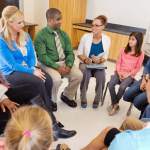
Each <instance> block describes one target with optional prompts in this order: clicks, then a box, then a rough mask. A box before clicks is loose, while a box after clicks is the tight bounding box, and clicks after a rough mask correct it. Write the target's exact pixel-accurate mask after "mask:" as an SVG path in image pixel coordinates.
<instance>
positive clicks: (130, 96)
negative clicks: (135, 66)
mask: <svg viewBox="0 0 150 150" xmlns="http://www.w3.org/2000/svg"><path fill="white" fill-rule="evenodd" d="M149 73H150V60H149V61H148V62H147V65H146V67H145V68H144V71H143V75H142V79H140V80H139V81H137V82H136V83H135V84H133V85H132V86H131V87H130V88H129V89H128V90H127V91H126V92H125V93H124V95H123V99H124V100H125V101H128V102H133V104H134V106H135V107H136V108H137V109H138V110H140V111H141V115H140V118H141V117H142V114H143V112H144V110H145V108H146V107H147V105H148V101H147V96H146V82H147V81H146V80H147V79H146V78H147V74H149ZM135 95H137V96H135Z"/></svg>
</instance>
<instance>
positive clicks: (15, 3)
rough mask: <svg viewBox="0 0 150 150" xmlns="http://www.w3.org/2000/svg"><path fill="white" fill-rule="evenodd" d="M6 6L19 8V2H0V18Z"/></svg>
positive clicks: (7, 0)
mask: <svg viewBox="0 0 150 150" xmlns="http://www.w3.org/2000/svg"><path fill="white" fill-rule="evenodd" d="M8 5H12V6H17V7H18V8H19V0H0V18H1V17H2V16H1V12H2V11H3V9H4V8H5V7H6V6H8Z"/></svg>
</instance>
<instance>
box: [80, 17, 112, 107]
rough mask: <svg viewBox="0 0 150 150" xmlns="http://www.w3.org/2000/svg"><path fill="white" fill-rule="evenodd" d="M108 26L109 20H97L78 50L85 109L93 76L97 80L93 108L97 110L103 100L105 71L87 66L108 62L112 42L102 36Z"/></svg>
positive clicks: (83, 38)
mask: <svg viewBox="0 0 150 150" xmlns="http://www.w3.org/2000/svg"><path fill="white" fill-rule="evenodd" d="M106 24H107V18H106V17H105V16H102V15H101V16H98V17H97V18H95V19H94V20H93V23H92V25H91V28H92V33H88V34H85V35H83V37H82V39H81V42H80V45H79V48H78V58H79V59H80V60H81V62H80V64H79V69H80V70H81V71H82V73H83V80H82V82H81V85H80V90H81V96H80V97H81V106H82V107H84V108H85V107H87V96H86V91H87V89H88V84H89V80H90V78H91V76H92V74H93V75H94V77H95V78H96V88H95V91H96V96H95V98H94V101H93V108H97V107H98V105H99V102H100V99H102V94H103V89H104V86H105V70H104V69H90V68H87V67H86V64H91V63H92V62H93V63H95V64H100V63H104V62H105V61H106V60H107V58H108V54H109V47H110V44H111V41H110V38H109V37H108V36H106V35H105V34H102V30H103V29H104V28H105V26H106Z"/></svg>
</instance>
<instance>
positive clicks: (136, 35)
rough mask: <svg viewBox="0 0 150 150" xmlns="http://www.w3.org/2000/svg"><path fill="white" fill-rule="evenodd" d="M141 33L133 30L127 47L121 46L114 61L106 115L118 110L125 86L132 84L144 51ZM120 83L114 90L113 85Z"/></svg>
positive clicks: (113, 113) (140, 64)
mask: <svg viewBox="0 0 150 150" xmlns="http://www.w3.org/2000/svg"><path fill="white" fill-rule="evenodd" d="M142 43H143V33H141V32H138V31H135V32H132V33H131V34H130V37H129V43H128V45H127V47H125V48H122V50H121V52H120V55H119V58H118V60H117V63H116V70H115V74H114V75H112V76H111V79H110V82H109V91H110V95H111V103H112V104H111V106H110V107H109V108H108V115H110V116H113V115H115V114H116V113H117V112H118V111H119V110H120V107H119V105H118V103H119V100H120V99H121V98H122V95H123V93H124V92H125V90H126V88H127V87H128V86H130V85H131V84H132V82H133V81H134V77H135V75H136V74H137V72H138V71H139V70H140V69H141V66H142V62H143V59H144V53H143V52H142V51H141V47H142ZM116 84H120V87H119V90H118V93H116V92H115V85H116Z"/></svg>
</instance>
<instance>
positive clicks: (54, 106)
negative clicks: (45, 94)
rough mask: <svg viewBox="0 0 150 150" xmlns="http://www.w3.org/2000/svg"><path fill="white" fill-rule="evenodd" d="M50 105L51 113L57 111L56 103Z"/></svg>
mask: <svg viewBox="0 0 150 150" xmlns="http://www.w3.org/2000/svg"><path fill="white" fill-rule="evenodd" d="M51 105H52V111H57V103H54V102H53V101H51Z"/></svg>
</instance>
